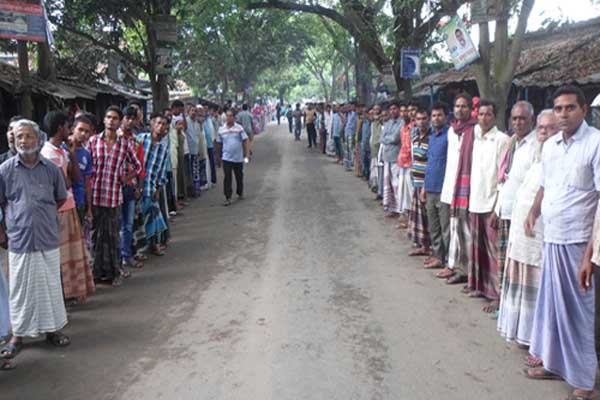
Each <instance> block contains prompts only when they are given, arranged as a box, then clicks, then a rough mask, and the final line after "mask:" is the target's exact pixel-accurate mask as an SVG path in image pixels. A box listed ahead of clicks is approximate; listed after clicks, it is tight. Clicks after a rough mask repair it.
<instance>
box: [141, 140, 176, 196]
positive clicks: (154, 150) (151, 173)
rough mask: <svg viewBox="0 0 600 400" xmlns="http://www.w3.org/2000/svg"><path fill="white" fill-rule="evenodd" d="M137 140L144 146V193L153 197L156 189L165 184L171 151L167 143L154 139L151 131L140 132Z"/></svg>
mask: <svg viewBox="0 0 600 400" xmlns="http://www.w3.org/2000/svg"><path fill="white" fill-rule="evenodd" d="M137 140H138V142H139V143H141V144H142V146H143V147H144V163H145V164H146V165H145V169H146V177H145V178H144V193H143V195H144V196H145V197H152V196H153V195H154V192H155V191H156V189H158V187H159V186H164V184H165V181H166V175H165V166H166V164H167V159H168V158H169V152H168V149H167V145H166V144H164V143H162V142H158V143H154V142H153V141H152V134H151V133H140V134H139V135H138V137H137Z"/></svg>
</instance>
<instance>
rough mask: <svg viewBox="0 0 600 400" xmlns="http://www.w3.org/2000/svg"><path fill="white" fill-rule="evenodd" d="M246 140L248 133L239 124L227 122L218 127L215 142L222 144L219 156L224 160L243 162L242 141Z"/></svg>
mask: <svg viewBox="0 0 600 400" xmlns="http://www.w3.org/2000/svg"><path fill="white" fill-rule="evenodd" d="M244 140H248V135H247V134H246V132H245V131H244V128H243V127H242V126H241V125H240V124H233V126H231V127H229V126H227V124H225V125H223V126H222V127H220V128H219V133H218V134H217V143H221V144H222V145H223V150H222V156H221V158H222V159H223V160H225V161H229V162H235V163H241V162H244V147H243V145H242V143H243V142H244Z"/></svg>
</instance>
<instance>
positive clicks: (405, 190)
mask: <svg viewBox="0 0 600 400" xmlns="http://www.w3.org/2000/svg"><path fill="white" fill-rule="evenodd" d="M551 101H552V108H550V109H547V110H543V111H542V112H540V113H539V114H538V115H537V116H536V115H535V113H534V108H533V106H532V105H531V104H530V103H529V102H527V101H518V102H516V103H515V104H514V105H513V106H512V108H511V111H510V135H509V134H507V133H505V132H502V131H501V130H500V129H498V127H497V121H498V119H499V118H503V117H502V116H499V115H498V108H497V106H496V104H494V103H493V102H491V101H487V100H484V99H482V100H480V101H478V103H476V104H474V100H473V98H472V97H471V96H470V95H469V94H467V93H461V94H459V95H457V96H456V97H455V99H454V104H453V108H452V112H450V110H449V107H448V106H446V105H445V104H442V103H438V104H434V105H433V106H432V107H431V108H429V109H427V108H424V107H422V106H421V105H420V104H419V103H418V102H414V101H410V102H406V103H400V102H391V103H388V104H384V105H374V106H372V107H365V106H364V105H362V104H357V103H354V102H351V103H348V104H344V105H336V104H334V105H333V107H329V106H326V107H324V108H323V110H322V111H318V114H319V113H320V120H321V121H323V124H324V126H322V132H327V134H328V136H326V139H325V140H324V141H322V143H323V145H324V147H325V152H326V153H327V154H328V155H330V156H332V157H335V158H336V161H335V162H336V163H338V164H341V165H343V167H344V168H345V169H346V170H347V171H352V172H353V173H354V174H355V176H357V177H361V178H363V179H364V180H366V181H367V182H368V186H369V188H370V189H371V190H372V191H373V192H374V196H375V197H374V198H375V199H377V200H379V201H380V202H381V205H382V208H383V210H384V213H385V216H386V217H387V218H389V219H390V220H394V221H397V227H398V229H401V230H402V231H406V236H407V238H408V239H409V240H410V241H411V242H412V244H413V248H412V250H411V251H410V252H409V254H408V255H409V256H422V257H424V258H423V268H425V269H438V270H439V271H438V272H437V273H436V274H435V276H436V277H437V278H440V279H443V280H444V281H445V282H446V283H447V284H450V285H459V286H460V291H461V292H462V293H464V294H465V295H466V296H468V297H470V298H480V299H483V300H485V306H484V308H483V311H485V312H487V313H490V314H492V315H493V316H494V318H497V330H498V332H499V333H500V335H501V336H502V337H504V338H506V340H508V341H510V342H514V343H516V344H517V345H518V346H519V347H520V348H523V349H528V351H529V355H528V356H527V357H524V363H525V365H526V367H527V368H526V369H525V370H524V374H525V376H526V377H527V378H530V379H543V380H547V379H559V380H565V381H566V382H567V383H568V384H569V385H570V386H572V387H573V392H572V393H571V395H570V396H569V399H579V400H581V399H591V398H595V396H596V395H597V393H596V392H594V386H595V381H596V372H597V359H598V358H597V354H598V352H597V351H596V347H598V346H597V345H596V344H597V343H599V342H600V340H599V337H598V332H600V318H599V317H598V316H597V314H598V312H600V305H598V306H596V304H597V303H598V301H600V295H597V291H598V290H599V288H600V283H599V281H600V279H599V276H600V271H598V268H600V267H599V265H600V211H598V207H599V206H600V205H599V191H600V131H599V130H597V129H596V128H594V127H592V126H589V125H588V124H587V122H586V121H585V117H586V113H587V111H588V105H587V102H586V99H585V96H584V94H583V92H582V91H581V90H580V89H579V88H577V87H575V86H563V87H561V88H559V89H558V90H556V92H555V93H554V95H553V96H552V100H551ZM319 110H320V108H319ZM325 121H327V123H325ZM309 140H310V139H309ZM309 143H310V142H309ZM594 324H596V325H594ZM595 332H596V335H595ZM595 336H596V337H595Z"/></svg>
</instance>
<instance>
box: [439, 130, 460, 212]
mask: <svg viewBox="0 0 600 400" xmlns="http://www.w3.org/2000/svg"><path fill="white" fill-rule="evenodd" d="M461 141H462V135H461V136H458V135H457V134H456V133H454V128H452V127H450V128H449V129H448V157H447V159H446V172H445V174H444V185H443V186H442V194H441V196H440V201H441V202H442V203H445V204H452V197H453V196H454V184H455V183H456V172H457V170H458V159H459V157H460V143H461Z"/></svg>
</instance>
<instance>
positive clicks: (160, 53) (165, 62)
mask: <svg viewBox="0 0 600 400" xmlns="http://www.w3.org/2000/svg"><path fill="white" fill-rule="evenodd" d="M172 53H173V49H169V48H166V47H159V48H157V49H156V53H155V54H156V55H155V57H156V60H155V61H156V73H157V74H159V75H167V74H169V73H170V72H171V70H172V69H173V65H172V62H171V60H172V59H173V57H172Z"/></svg>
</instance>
